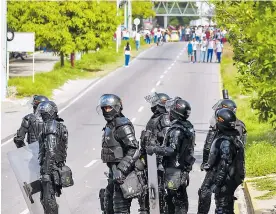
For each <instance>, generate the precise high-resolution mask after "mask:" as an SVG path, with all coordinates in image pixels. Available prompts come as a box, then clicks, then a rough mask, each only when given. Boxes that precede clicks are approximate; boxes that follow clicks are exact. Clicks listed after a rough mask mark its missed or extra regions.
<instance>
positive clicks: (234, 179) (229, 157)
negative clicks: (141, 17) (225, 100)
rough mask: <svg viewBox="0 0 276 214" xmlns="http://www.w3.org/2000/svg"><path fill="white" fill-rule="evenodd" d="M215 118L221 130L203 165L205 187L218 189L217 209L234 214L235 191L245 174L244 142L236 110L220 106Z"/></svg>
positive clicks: (227, 213)
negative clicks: (241, 138) (237, 125)
mask: <svg viewBox="0 0 276 214" xmlns="http://www.w3.org/2000/svg"><path fill="white" fill-rule="evenodd" d="M216 121H217V127H218V129H219V133H218V137H217V138H216V139H215V140H214V142H213V143H212V146H211V151H210V156H209V159H208V162H207V164H206V165H205V166H204V169H206V171H207V174H206V177H205V180H204V182H203V183H204V184H205V186H206V189H211V192H213V193H215V201H216V211H215V213H216V214H234V192H235V190H236V188H237V187H238V186H239V185H240V184H241V183H242V182H243V179H244V177H245V166H244V144H243V142H242V141H241V140H240V138H239V137H238V136H239V132H238V131H237V130H236V129H235V126H236V115H235V114H234V112H233V111H231V110H230V109H227V108H223V109H220V110H218V112H217V113H216ZM207 194H208V193H207ZM199 213H204V214H205V213H206V212H199Z"/></svg>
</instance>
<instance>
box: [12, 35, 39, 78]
mask: <svg viewBox="0 0 276 214" xmlns="http://www.w3.org/2000/svg"><path fill="white" fill-rule="evenodd" d="M7 52H8V55H9V52H33V82H34V75H35V72H34V52H35V33H33V32H32V33H29V32H28V33H25V32H24V33H23V32H14V38H13V40H12V41H9V42H8V43H7ZM7 62H9V57H8V59H7ZM7 78H9V64H8V65H7Z"/></svg>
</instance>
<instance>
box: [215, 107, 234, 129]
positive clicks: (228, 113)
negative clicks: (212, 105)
mask: <svg viewBox="0 0 276 214" xmlns="http://www.w3.org/2000/svg"><path fill="white" fill-rule="evenodd" d="M215 118H216V122H217V127H218V129H219V130H220V131H222V132H226V131H233V130H235V127H236V121H237V117H236V115H235V113H234V112H233V111H232V110H230V109H229V108H222V109H219V110H218V111H217V112H216V116H215Z"/></svg>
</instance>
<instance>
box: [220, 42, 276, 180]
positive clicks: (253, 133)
mask: <svg viewBox="0 0 276 214" xmlns="http://www.w3.org/2000/svg"><path fill="white" fill-rule="evenodd" d="M232 56H233V52H232V48H231V47H230V46H229V45H228V44H226V45H225V48H224V53H223V57H222V63H221V74H222V79H223V85H224V88H225V89H228V91H229V95H230V96H231V98H232V99H234V100H235V102H236V103H237V106H238V108H237V116H238V118H239V119H241V120H242V121H243V122H244V123H245V125H246V128H247V132H248V133H247V144H246V172H247V176H249V177H251V176H264V175H267V174H271V173H276V164H275V163H276V155H275V154H276V144H275V138H276V133H275V131H274V130H273V128H272V126H271V124H270V123H268V122H266V123H265V122H262V123H261V122H259V120H258V115H257V111H256V110H253V109H251V106H250V96H251V94H247V96H242V95H241V91H242V88H241V87H240V86H239V85H238V84H237V78H238V77H239V74H238V72H237V69H236V67H235V66H234V65H233V59H232Z"/></svg>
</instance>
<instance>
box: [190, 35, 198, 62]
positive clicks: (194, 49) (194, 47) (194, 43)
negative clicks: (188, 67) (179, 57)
mask: <svg viewBox="0 0 276 214" xmlns="http://www.w3.org/2000/svg"><path fill="white" fill-rule="evenodd" d="M192 44H193V52H194V60H195V61H194V63H195V62H196V53H197V46H198V44H199V43H198V41H196V40H195V38H193V41H192Z"/></svg>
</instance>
